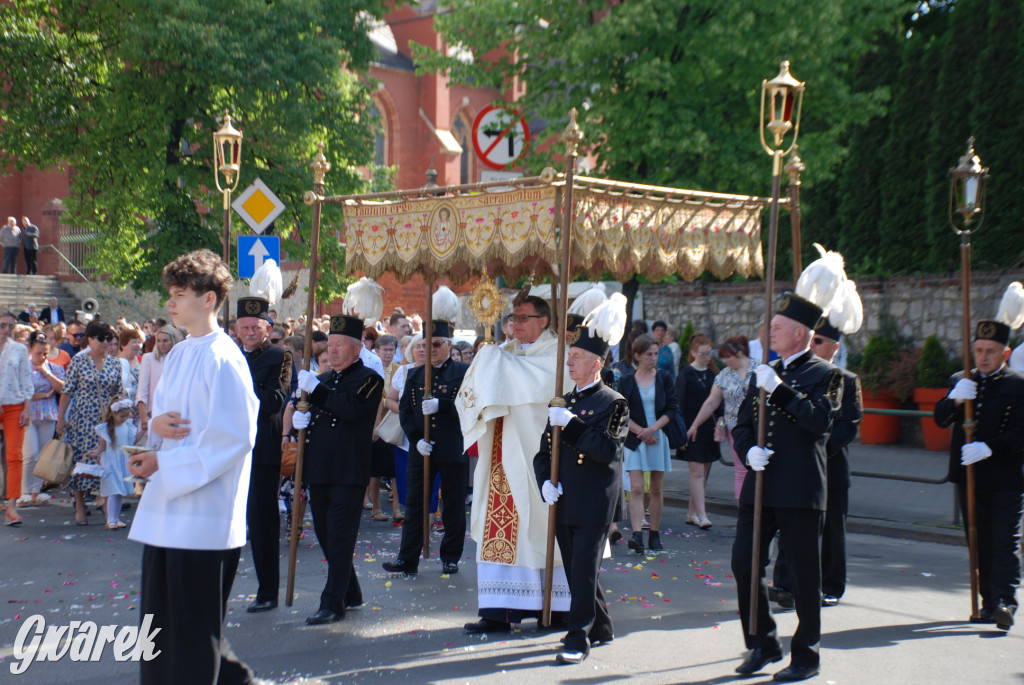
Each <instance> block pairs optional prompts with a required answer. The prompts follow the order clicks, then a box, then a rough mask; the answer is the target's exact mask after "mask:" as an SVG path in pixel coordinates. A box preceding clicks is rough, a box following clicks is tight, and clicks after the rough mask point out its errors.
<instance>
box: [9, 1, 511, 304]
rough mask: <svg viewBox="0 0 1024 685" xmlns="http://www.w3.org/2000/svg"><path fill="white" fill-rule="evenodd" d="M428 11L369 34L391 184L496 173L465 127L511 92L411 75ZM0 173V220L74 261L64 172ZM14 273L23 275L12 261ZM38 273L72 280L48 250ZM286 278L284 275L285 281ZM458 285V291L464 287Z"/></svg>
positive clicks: (433, 35)
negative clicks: (34, 232) (33, 232)
mask: <svg viewBox="0 0 1024 685" xmlns="http://www.w3.org/2000/svg"><path fill="white" fill-rule="evenodd" d="M436 12H437V3H436V0H421V2H419V3H412V4H409V5H407V6H404V7H402V8H400V9H396V10H394V11H392V12H390V13H389V14H387V15H386V17H385V21H384V23H383V24H381V25H380V26H379V27H377V28H376V29H375V30H374V31H373V32H372V33H371V36H370V37H371V39H372V40H373V42H374V45H375V46H376V48H377V54H378V57H377V59H376V60H375V62H374V64H373V65H372V67H371V68H370V71H369V75H370V77H371V78H372V79H374V80H376V81H377V83H378V88H377V91H376V92H375V93H374V95H373V105H374V108H375V110H376V112H377V114H378V115H379V121H380V127H379V130H378V134H377V141H376V143H377V150H376V160H375V161H376V163H378V164H381V165H386V166H393V167H395V169H396V171H397V173H396V179H395V186H396V187H397V188H419V187H422V186H423V185H425V183H426V182H427V178H428V172H430V174H431V175H432V174H433V173H435V172H436V175H437V179H436V183H437V184H438V185H454V184H459V183H475V182H478V181H481V180H494V179H495V178H501V176H494V175H493V174H494V172H493V171H492V170H490V169H489V168H488V167H487V166H486V165H485V164H484V163H483V161H482V160H481V159H480V158H479V156H478V155H477V153H476V152H475V150H474V146H473V142H472V139H471V129H472V125H473V122H474V120H475V119H476V117H477V115H478V114H479V113H480V111H481V110H482V109H484V108H485V107H487V106H488V105H490V104H491V103H492V102H493V101H495V100H497V99H505V100H514V99H515V95H516V93H515V89H513V90H512V91H510V92H506V93H499V92H497V91H495V90H491V89H483V88H471V87H467V86H463V85H459V84H452V83H449V81H448V79H447V77H445V76H443V75H439V74H425V75H422V76H417V75H416V73H415V68H414V64H413V60H412V56H411V55H412V49H411V47H410V43H412V42H416V43H420V44H423V45H427V46H429V47H431V48H435V49H443V48H444V41H443V40H442V39H441V36H440V35H438V33H437V32H436V31H435V30H434V28H433V18H434V15H435V13H436ZM8 172H9V173H8V175H3V176H0V214H2V217H0V220H3V219H6V217H7V216H14V217H16V218H17V219H18V221H19V223H20V222H21V217H22V216H28V217H30V218H31V220H32V222H33V223H35V224H37V225H38V226H39V228H40V232H41V238H40V245H41V246H42V245H52V246H55V247H57V248H58V249H59V250H60V251H61V252H62V253H63V254H64V255H66V256H67V258H68V259H69V260H70V261H71V262H73V263H75V264H76V265H78V266H81V262H82V261H83V259H84V257H85V254H86V253H87V251H88V240H87V236H84V235H81V234H80V233H76V230H75V228H74V227H71V226H66V225H64V224H62V223H61V221H60V217H61V210H62V198H64V197H65V196H66V195H67V192H68V185H69V178H70V174H71V170H70V169H67V168H64V169H54V170H46V171H39V170H35V169H30V170H27V171H25V172H24V173H17V172H14V171H13V170H8ZM499 173H508V172H499ZM512 173H515V172H514V171H513V172H512ZM489 174H490V175H489ZM282 266H283V268H284V269H285V271H286V272H287V271H288V270H290V269H298V268H299V267H300V264H299V263H297V262H295V263H285V264H283V265H282ZM19 270H20V271H21V272H24V265H23V264H21V263H20V260H19ZM39 273H40V274H50V275H57V276H58V277H60V278H62V279H70V280H75V279H79V277H78V276H77V275H75V274H74V273H73V270H71V269H70V268H69V267H67V265H66V264H65V263H64V261H63V260H62V259H61V257H60V256H59V255H58V254H57V252H56V251H54V250H53V249H46V248H43V249H41V251H40V253H39ZM79 280H80V279H79ZM288 280H290V279H289V277H288V275H287V274H286V278H285V282H288ZM381 284H382V285H383V286H384V288H385V289H386V294H385V309H384V315H385V316H387V315H388V314H389V313H390V312H391V310H392V308H393V307H394V306H395V305H401V306H402V307H403V308H405V310H406V312H407V313H409V314H412V313H417V312H419V313H422V311H423V309H424V306H425V302H426V299H425V285H424V283H423V281H422V280H421V279H418V278H414V279H412V280H410V281H409V282H408V283H405V284H399V283H397V282H396V281H395V280H394V279H393V278H390V277H387V276H386V277H384V278H382V279H381ZM459 290H460V291H465V290H467V286H463V287H462V288H460V289H459ZM340 308H341V307H340V302H334V303H331V304H329V305H327V306H326V307H324V308H323V312H332V313H333V312H336V311H338V312H340Z"/></svg>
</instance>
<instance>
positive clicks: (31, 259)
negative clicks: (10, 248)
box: [21, 216, 39, 275]
mask: <svg viewBox="0 0 1024 685" xmlns="http://www.w3.org/2000/svg"><path fill="white" fill-rule="evenodd" d="M21 246H22V249H23V250H24V253H25V273H27V274H29V275H31V274H36V273H38V272H39V268H38V267H37V266H36V255H37V254H39V227H38V226H36V225H35V224H34V223H32V222H31V221H29V218H28V217H27V216H23V217H21Z"/></svg>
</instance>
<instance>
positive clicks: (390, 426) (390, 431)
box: [377, 410, 405, 447]
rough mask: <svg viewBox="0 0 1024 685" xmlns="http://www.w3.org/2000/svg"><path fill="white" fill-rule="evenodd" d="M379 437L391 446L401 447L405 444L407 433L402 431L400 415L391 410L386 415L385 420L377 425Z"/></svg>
mask: <svg viewBox="0 0 1024 685" xmlns="http://www.w3.org/2000/svg"><path fill="white" fill-rule="evenodd" d="M377 435H378V436H379V437H380V439H381V440H383V441H384V442H386V443H388V444H389V445H394V446H395V447H401V446H402V443H403V442H405V431H403V430H402V422H401V421H399V419H398V414H396V413H395V412H393V411H390V410H389V411H388V412H387V413H386V414H384V418H383V419H381V421H380V423H379V424H378V425H377Z"/></svg>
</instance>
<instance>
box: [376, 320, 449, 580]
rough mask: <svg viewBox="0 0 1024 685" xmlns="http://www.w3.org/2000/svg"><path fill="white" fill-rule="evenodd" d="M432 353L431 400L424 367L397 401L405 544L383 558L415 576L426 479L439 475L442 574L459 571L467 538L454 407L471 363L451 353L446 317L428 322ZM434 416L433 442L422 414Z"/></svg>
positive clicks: (395, 569) (388, 568)
mask: <svg viewBox="0 0 1024 685" xmlns="http://www.w3.org/2000/svg"><path fill="white" fill-rule="evenodd" d="M430 328H431V335H430V346H431V350H430V355H431V356H430V358H431V363H432V364H433V365H434V369H433V380H432V387H431V393H430V396H429V399H426V398H425V397H426V392H425V390H424V385H425V378H426V367H424V366H419V367H416V368H414V369H411V370H410V371H409V376H408V377H407V378H406V380H405V392H403V393H402V399H401V401H400V402H399V403H398V416H399V419H400V420H401V422H402V430H404V431H405V434H406V435H407V436H409V444H410V445H412V446H413V449H411V450H409V476H408V481H407V482H408V490H407V493H408V494H406V501H405V523H404V524H403V525H402V543H401V546H400V547H399V550H398V557H397V558H396V559H395V560H394V561H393V562H385V563H384V570H385V571H388V572H390V573H404V574H406V575H414V574H416V573H417V572H418V571H419V563H420V550H421V549H423V536H424V535H429V534H430V531H424V530H423V507H424V506H425V505H426V504H428V503H425V502H424V501H423V479H424V477H427V478H428V479H429V480H428V482H430V483H433V482H434V478H435V477H436V474H438V473H440V474H441V493H442V501H443V504H442V510H441V522H442V523H443V524H444V537H443V538H442V539H441V546H440V549H439V551H440V556H441V562H442V564H443V566H442V573H458V572H459V558H460V557H461V556H462V549H463V546H464V544H465V540H466V491H467V489H468V488H469V456H468V455H467V454H466V451H465V448H464V446H463V444H462V428H461V427H460V425H459V415H458V413H457V412H456V410H455V397H456V396H457V395H458V394H459V388H460V387H461V385H462V379H463V378H464V377H465V375H466V371H467V370H468V369H469V364H463V363H462V362H457V361H453V360H452V358H451V351H452V341H451V326H450V325H449V323H448V322H447V321H431V322H430ZM425 416H429V417H430V441H429V442H428V441H427V440H425V439H424V433H423V422H424V417H425ZM424 455H429V456H430V473H429V474H424V473H423V457H424Z"/></svg>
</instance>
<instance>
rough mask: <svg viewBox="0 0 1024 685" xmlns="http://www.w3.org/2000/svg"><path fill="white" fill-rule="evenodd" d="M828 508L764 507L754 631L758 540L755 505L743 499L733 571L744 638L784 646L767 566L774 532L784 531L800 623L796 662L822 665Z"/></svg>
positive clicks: (765, 645)
mask: <svg viewBox="0 0 1024 685" xmlns="http://www.w3.org/2000/svg"><path fill="white" fill-rule="evenodd" d="M824 518H825V512H823V511H817V510H814V509H789V508H782V507H776V508H773V507H765V508H764V509H763V511H762V514H761V550H760V557H759V558H760V560H761V568H759V569H758V585H757V635H749V634H748V631H747V627H748V626H749V624H750V621H749V617H750V581H751V568H750V566H751V562H752V560H753V544H754V508H753V507H752V506H750V505H746V504H740V510H739V517H738V518H737V521H736V538H735V540H734V541H733V545H732V573H733V577H734V578H735V579H736V594H737V595H738V599H739V603H740V618H741V619H742V630H743V639H744V641H745V642H746V645H747V649H754V648H757V647H761V648H762V649H766V650H775V649H779V648H781V645H780V644H779V637H778V632H777V630H776V626H775V619H774V618H773V617H772V613H771V610H770V609H769V607H768V588H767V585H766V584H765V569H766V568H767V567H768V562H769V547H770V545H771V542H772V538H773V537H775V535H776V534H777V533H781V534H782V537H783V538H784V539H785V541H786V556H785V563H786V567H787V570H788V572H789V579H790V580H789V582H790V585H789V587H788V588H787V589H788V590H790V591H791V592H792V593H793V599H794V602H795V604H796V615H797V618H798V619H799V621H800V623H799V624H798V625H797V629H796V632H795V633H794V634H793V641H792V652H793V654H792V663H793V664H795V665H798V666H812V665H817V664H818V663H819V661H820V657H819V655H818V648H819V647H818V643H819V642H821V529H822V525H823V522H824Z"/></svg>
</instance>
